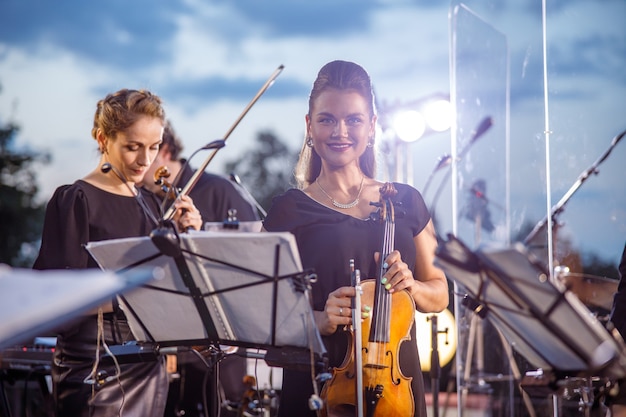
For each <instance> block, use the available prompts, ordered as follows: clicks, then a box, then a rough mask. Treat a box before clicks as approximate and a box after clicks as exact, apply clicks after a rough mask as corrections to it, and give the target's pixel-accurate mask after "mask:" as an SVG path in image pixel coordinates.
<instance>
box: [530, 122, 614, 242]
mask: <svg viewBox="0 0 626 417" xmlns="http://www.w3.org/2000/svg"><path fill="white" fill-rule="evenodd" d="M624 135H626V130H624V131H623V132H622V133H620V134H619V135H617V136H615V137H614V138H613V140H612V141H611V145H610V146H609V148H608V149H607V150H606V151H605V152H604V154H602V156H601V157H600V158H598V160H597V161H595V162H594V163H593V164H592V165H591V166H590V167H589V168H588V169H586V170H585V171H584V172H583V173H582V174H580V176H579V177H578V179H577V180H576V182H575V183H574V184H573V185H572V186H571V187H570V189H569V190H567V192H566V193H565V195H564V196H563V197H562V198H561V199H560V200H559V202H558V203H556V204H555V205H554V206H552V209H551V210H550V217H551V218H552V219H554V218H555V217H556V216H557V215H558V214H559V213H561V212H562V211H563V208H564V206H565V204H566V203H567V202H568V201H569V199H570V198H571V197H572V196H573V195H574V193H575V192H576V191H577V190H578V189H579V188H580V187H581V186H582V185H583V183H584V182H585V181H586V180H587V179H588V178H589V177H590V176H591V174H597V173H598V166H600V164H601V163H602V162H604V160H605V159H606V158H607V157H608V156H609V154H610V153H611V151H612V150H613V148H614V147H615V145H617V142H619V141H620V140H621V139H622V138H623V137H624ZM546 223H548V216H546V217H544V218H543V219H542V220H541V221H540V222H539V223H537V224H536V225H535V227H534V228H533V230H531V232H530V233H529V234H528V236H526V239H524V245H526V246H528V244H529V243H530V242H531V241H532V240H533V239H534V238H535V237H536V235H537V234H538V233H539V231H540V230H541V229H542V228H543V227H544V226H545V225H546Z"/></svg>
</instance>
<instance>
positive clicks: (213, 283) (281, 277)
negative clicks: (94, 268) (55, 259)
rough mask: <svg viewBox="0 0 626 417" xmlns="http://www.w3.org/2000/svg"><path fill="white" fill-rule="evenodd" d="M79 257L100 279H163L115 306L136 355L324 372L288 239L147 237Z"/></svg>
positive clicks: (306, 283) (92, 246)
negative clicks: (201, 354)
mask: <svg viewBox="0 0 626 417" xmlns="http://www.w3.org/2000/svg"><path fill="white" fill-rule="evenodd" d="M168 233H169V234H168ZM87 250H88V251H89V252H90V253H91V255H92V256H93V257H94V259H96V261H97V262H98V264H99V265H100V267H101V268H102V269H105V270H113V271H120V272H121V271H131V270H133V269H135V268H139V267H141V266H148V265H149V266H152V267H158V268H161V269H162V270H163V271H164V278H163V279H162V280H160V281H159V282H156V283H155V284H154V285H145V286H142V287H141V288H139V289H138V290H137V291H135V292H133V293H132V294H129V295H128V296H120V297H119V303H120V307H121V308H122V310H123V311H124V312H125V314H126V316H127V318H128V322H129V326H130V327H131V330H132V331H133V335H134V336H135V338H136V340H137V342H136V347H135V349H137V350H138V351H139V352H140V353H141V352H143V351H144V350H146V349H147V350H151V351H155V352H157V353H158V352H161V353H166V352H169V351H171V349H172V348H177V347H181V346H183V347H184V346H187V347H188V346H212V347H214V349H213V350H214V351H216V355H214V357H213V358H212V361H211V363H208V364H207V365H208V366H210V367H212V366H213V365H215V364H216V363H217V362H219V360H221V359H222V358H223V355H220V354H219V352H220V348H219V346H224V345H226V346H240V347H246V348H256V349H262V350H264V351H265V352H266V353H265V354H264V355H263V359H264V360H265V361H266V363H267V364H268V365H270V366H275V367H283V368H290V369H299V370H306V371H308V372H312V371H316V372H317V371H320V372H321V371H325V370H326V366H327V364H326V350H325V348H324V345H323V343H322V340H321V336H320V335H319V332H318V331H317V327H316V326H315V323H314V319H313V311H312V309H311V305H310V301H309V287H310V282H311V280H312V279H314V278H315V277H314V275H313V274H312V271H303V270H302V267H301V264H300V257H299V254H298V251H297V247H296V243H295V238H294V236H293V235H292V234H290V233H261V232H257V233H232V232H228V231H224V232H190V233H187V234H184V235H180V236H179V235H177V234H175V233H174V232H173V231H155V232H153V233H152V234H151V236H150V237H139V238H127V239H113V240H108V241H102V242H90V243H89V244H88V245H87ZM124 347H126V346H124ZM136 359H140V356H139V355H136ZM215 394H216V393H215ZM216 402H217V399H216V398H214V401H213V402H212V403H216Z"/></svg>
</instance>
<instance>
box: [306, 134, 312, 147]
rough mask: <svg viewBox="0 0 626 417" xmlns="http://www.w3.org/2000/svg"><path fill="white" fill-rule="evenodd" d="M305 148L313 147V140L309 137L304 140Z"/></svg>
mask: <svg viewBox="0 0 626 417" xmlns="http://www.w3.org/2000/svg"><path fill="white" fill-rule="evenodd" d="M306 146H308V147H309V148H312V147H313V138H312V137H310V136H309V137H308V138H307V139H306Z"/></svg>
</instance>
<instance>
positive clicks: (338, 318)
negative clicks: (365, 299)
mask: <svg viewBox="0 0 626 417" xmlns="http://www.w3.org/2000/svg"><path fill="white" fill-rule="evenodd" d="M355 295H356V289H355V288H354V287H339V288H337V289H336V290H335V291H333V292H331V293H330V294H328V298H327V299H326V305H325V306H324V311H315V312H314V315H315V321H316V323H317V328H318V330H319V332H320V334H321V335H323V336H327V335H330V334H333V333H335V332H336V331H337V328H338V327H339V326H346V325H350V324H352V298H353V297H354V296H355ZM370 310H371V308H370V306H366V305H364V306H363V307H362V309H361V319H364V318H367V317H368V316H369V312H370Z"/></svg>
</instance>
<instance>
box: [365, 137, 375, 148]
mask: <svg viewBox="0 0 626 417" xmlns="http://www.w3.org/2000/svg"><path fill="white" fill-rule="evenodd" d="M367 147H368V148H373V147H374V139H370V140H368V141H367Z"/></svg>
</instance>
